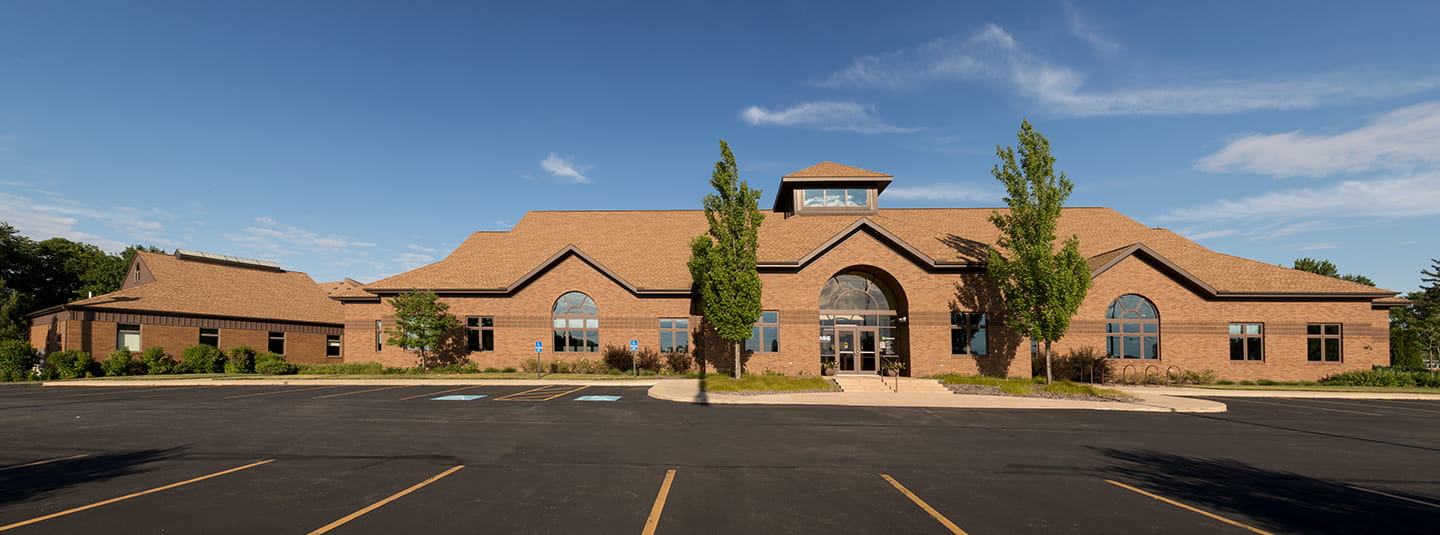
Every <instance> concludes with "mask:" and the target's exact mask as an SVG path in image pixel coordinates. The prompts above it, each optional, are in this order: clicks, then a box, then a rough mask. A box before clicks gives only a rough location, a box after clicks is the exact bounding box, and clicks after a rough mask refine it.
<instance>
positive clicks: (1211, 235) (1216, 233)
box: [1182, 229, 1240, 240]
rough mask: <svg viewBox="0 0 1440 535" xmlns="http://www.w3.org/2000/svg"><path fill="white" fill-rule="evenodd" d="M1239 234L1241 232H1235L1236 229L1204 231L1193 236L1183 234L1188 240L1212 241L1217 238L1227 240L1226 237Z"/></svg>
mask: <svg viewBox="0 0 1440 535" xmlns="http://www.w3.org/2000/svg"><path fill="white" fill-rule="evenodd" d="M1238 232H1240V231H1238V230H1235V229H1219V230H1207V231H1204V232H1196V233H1193V234H1191V233H1188V232H1187V233H1182V234H1185V237H1186V238H1190V239H1191V240H1211V239H1215V238H1225V237H1229V236H1234V235H1235V234H1236V233H1238Z"/></svg>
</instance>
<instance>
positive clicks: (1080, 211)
mask: <svg viewBox="0 0 1440 535" xmlns="http://www.w3.org/2000/svg"><path fill="white" fill-rule="evenodd" d="M821 165H825V164H821ZM837 165H838V164H837ZM817 167H818V166H817ZM862 171H863V170H862ZM996 210H997V209H994V208H929V209H882V210H879V211H878V213H876V214H871V215H823V216H796V217H788V218H787V217H784V216H783V215H781V214H777V213H767V214H766V217H765V221H764V224H763V225H762V226H761V229H760V237H759V238H760V249H759V252H758V256H759V261H760V263H761V264H762V266H763V265H765V264H793V263H796V262H799V261H801V260H803V259H805V258H807V256H808V255H812V254H814V253H816V252H817V250H818V249H819V248H820V247H822V246H823V245H825V244H826V242H828V241H829V240H831V239H833V238H835V237H836V236H837V235H838V234H840V233H841V232H843V231H845V230H846V229H851V228H852V226H854V225H856V224H857V223H860V224H862V225H868V226H872V227H874V228H876V229H879V230H881V231H883V232H884V233H887V234H888V235H890V236H893V237H894V238H895V239H898V240H900V241H901V242H903V244H905V245H908V246H909V247H910V248H913V249H914V250H916V251H918V252H919V253H920V254H922V255H923V256H924V257H927V258H928V259H929V261H931V262H934V263H936V264H947V263H949V264H954V263H974V264H980V263H983V262H984V260H985V249H986V247H988V246H989V245H990V244H993V243H995V241H996V239H997V238H998V236H999V231H998V230H996V229H995V227H994V225H992V224H991V223H990V222H989V220H988V218H989V216H990V214H991V213H992V212H994V211H996ZM998 211H1000V212H1002V213H1003V212H1005V210H1004V209H999V210H998ZM705 231H706V223H705V216H704V213H703V212H701V211H699V210H675V211H584V212H530V213H528V214H526V215H525V217H524V218H522V219H521V220H520V222H519V223H518V224H516V225H515V227H514V228H513V229H511V230H510V231H508V232H476V233H474V234H472V235H471V236H470V238H469V239H467V240H465V242H464V243H463V244H461V245H460V247H458V248H457V249H456V250H455V251H454V252H453V253H451V254H450V256H448V257H446V258H445V259H444V260H441V261H439V262H436V263H434V264H430V265H427V266H424V267H421V268H419V269H416V270H413V271H409V272H406V273H401V274H399V275H395V276H393V277H390V278H387V279H383V280H380V281H377V282H374V283H371V284H369V285H367V286H366V287H365V288H366V289H368V290H379V291H400V290H408V289H411V288H428V289H435V290H441V289H451V290H455V289H474V290H501V289H506V288H510V287H512V286H513V285H514V284H516V283H517V282H520V281H521V280H522V279H523V278H524V277H526V276H527V275H528V274H531V273H532V272H533V271H534V270H536V269H539V268H541V267H543V266H544V265H545V263H546V262H548V261H551V260H554V259H555V258H556V256H557V254H559V253H561V252H563V251H565V250H566V248H567V247H572V246H573V248H574V250H576V251H579V252H580V253H583V254H584V255H585V257H586V258H587V259H589V260H591V261H594V262H595V263H597V264H599V265H600V266H602V267H603V268H606V269H609V270H610V271H611V272H613V273H614V274H615V275H616V276H617V277H619V278H621V279H622V280H623V281H625V282H626V283H628V284H630V285H633V286H634V287H635V288H637V289H640V290H645V289H651V290H656V289H663V290H676V291H683V290H686V289H688V288H689V287H690V274H689V271H688V270H687V268H686V261H687V260H689V258H690V247H689V243H690V240H691V239H692V238H694V237H695V236H699V235H701V234H703V233H704V232H705ZM1071 234H1075V235H1077V236H1079V238H1080V251H1081V253H1082V254H1084V255H1086V256H1087V257H1090V258H1091V267H1092V269H1094V268H1098V267H1100V266H1101V265H1104V264H1106V263H1109V262H1110V261H1112V260H1115V258H1116V257H1117V256H1118V255H1121V254H1124V253H1126V252H1127V251H1126V248H1127V247H1128V246H1131V245H1134V244H1139V243H1143V244H1145V245H1146V246H1147V247H1148V249H1149V250H1150V251H1151V252H1153V253H1155V254H1158V255H1161V256H1163V257H1164V258H1165V259H1167V260H1168V261H1170V262H1173V263H1174V264H1175V265H1177V266H1179V267H1180V268H1182V269H1183V270H1184V271H1186V272H1188V273H1190V274H1192V275H1194V276H1195V277H1197V278H1198V279H1200V280H1201V281H1203V282H1204V283H1205V284H1206V285H1208V286H1210V287H1213V288H1215V289H1216V290H1217V291H1219V292H1220V293H1272V294H1274V293H1326V294H1367V295H1374V294H1378V293H1393V292H1387V291H1385V290H1378V289H1375V288H1371V287H1369V286H1364V285H1360V284H1356V283H1352V282H1348V281H1343V280H1339V279H1334V278H1331V277H1323V276H1319V275H1313V274H1310V273H1304V272H1300V271H1296V270H1292V269H1288V268H1283V267H1280V266H1274V265H1270V264H1266V263H1263V262H1256V261H1253V260H1247V259H1244V258H1239V257H1234V256H1230V255H1225V254H1221V253H1217V252H1215V251H1211V250H1209V249H1206V248H1204V247H1202V246H1200V245H1199V244H1196V243H1194V242H1192V241H1190V240H1187V239H1185V238H1183V237H1181V236H1179V235H1177V234H1175V233H1173V232H1170V231H1168V230H1164V229H1152V228H1149V227H1146V226H1145V225H1142V224H1141V223H1139V222H1138V221H1135V220H1133V219H1130V218H1128V217H1125V216H1124V215H1121V214H1120V213H1118V212H1116V211H1114V210H1111V209H1109V208H1066V209H1064V211H1063V214H1062V216H1061V219H1060V221H1059V223H1058V227H1057V235H1058V236H1061V237H1062V238H1063V237H1068V236H1069V235H1071Z"/></svg>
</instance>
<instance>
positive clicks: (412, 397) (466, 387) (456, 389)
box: [400, 385, 480, 401]
mask: <svg viewBox="0 0 1440 535" xmlns="http://www.w3.org/2000/svg"><path fill="white" fill-rule="evenodd" d="M471 388H480V386H479V385H470V386H462V387H460V388H451V389H449V390H441V391H439V392H430V393H428V394H420V395H418V396H410V397H408V398H400V401H405V400H407V399H415V398H423V397H426V396H433V395H436V394H444V393H446V392H459V391H461V390H469V389H471Z"/></svg>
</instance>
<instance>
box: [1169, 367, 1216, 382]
mask: <svg viewBox="0 0 1440 535" xmlns="http://www.w3.org/2000/svg"><path fill="white" fill-rule="evenodd" d="M1165 375H1166V378H1167V379H1169V380H1170V382H1171V383H1175V384H1181V385H1183V384H1191V385H1208V384H1210V383H1213V382H1215V370H1200V371H1198V372H1196V371H1190V370H1185V371H1181V372H1178V373H1176V372H1166V373H1165Z"/></svg>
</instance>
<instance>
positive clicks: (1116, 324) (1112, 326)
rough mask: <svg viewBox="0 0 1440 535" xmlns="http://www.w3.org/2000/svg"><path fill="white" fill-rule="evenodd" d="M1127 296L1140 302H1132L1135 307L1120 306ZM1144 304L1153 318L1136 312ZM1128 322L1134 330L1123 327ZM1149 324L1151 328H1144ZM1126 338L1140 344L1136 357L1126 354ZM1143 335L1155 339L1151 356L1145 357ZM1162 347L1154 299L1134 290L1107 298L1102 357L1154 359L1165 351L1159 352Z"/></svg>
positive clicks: (1158, 317)
mask: <svg viewBox="0 0 1440 535" xmlns="http://www.w3.org/2000/svg"><path fill="white" fill-rule="evenodd" d="M1131 296H1134V297H1136V298H1138V299H1139V300H1140V301H1139V302H1138V303H1136V305H1135V308H1124V307H1125V305H1124V302H1123V300H1124V299H1125V298H1126V297H1131ZM1145 305H1149V307H1150V312H1151V313H1152V314H1153V315H1154V316H1155V317H1153V318H1145V317H1140V316H1141V314H1140V311H1142V310H1144V306H1145ZM1117 310H1118V311H1119V314H1116V313H1115V312H1116V311H1117ZM1131 312H1133V313H1135V315H1136V317H1134V318H1126V317H1125V315H1126V314H1127V313H1131ZM1130 325H1134V326H1135V329H1134V330H1133V331H1132V330H1130V329H1128V328H1127V327H1128V326H1130ZM1149 325H1154V326H1155V327H1154V330H1153V331H1152V330H1149V329H1147V328H1146V327H1147V326H1149ZM1126 338H1136V339H1138V343H1139V345H1140V347H1139V350H1140V355H1139V356H1136V357H1131V356H1128V355H1126V350H1125V342H1126V340H1125V339H1126ZM1147 338H1154V339H1155V344H1154V347H1153V352H1154V356H1153V357H1146V356H1145V355H1146V353H1147V348H1146V344H1145V340H1146V339H1147ZM1164 348H1165V345H1164V339H1163V337H1162V336H1161V332H1160V307H1158V306H1155V302H1154V301H1152V300H1150V298H1148V297H1145V296H1143V295H1140V294H1136V293H1127V294H1123V295H1120V296H1118V297H1116V298H1115V299H1114V300H1112V301H1110V306H1108V307H1105V358H1109V359H1116V360H1157V361H1158V360H1161V359H1162V358H1163V355H1164V353H1165V352H1164V351H1163V350H1164ZM1116 349H1118V350H1119V351H1118V354H1117V352H1116V351H1115V350H1116Z"/></svg>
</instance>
